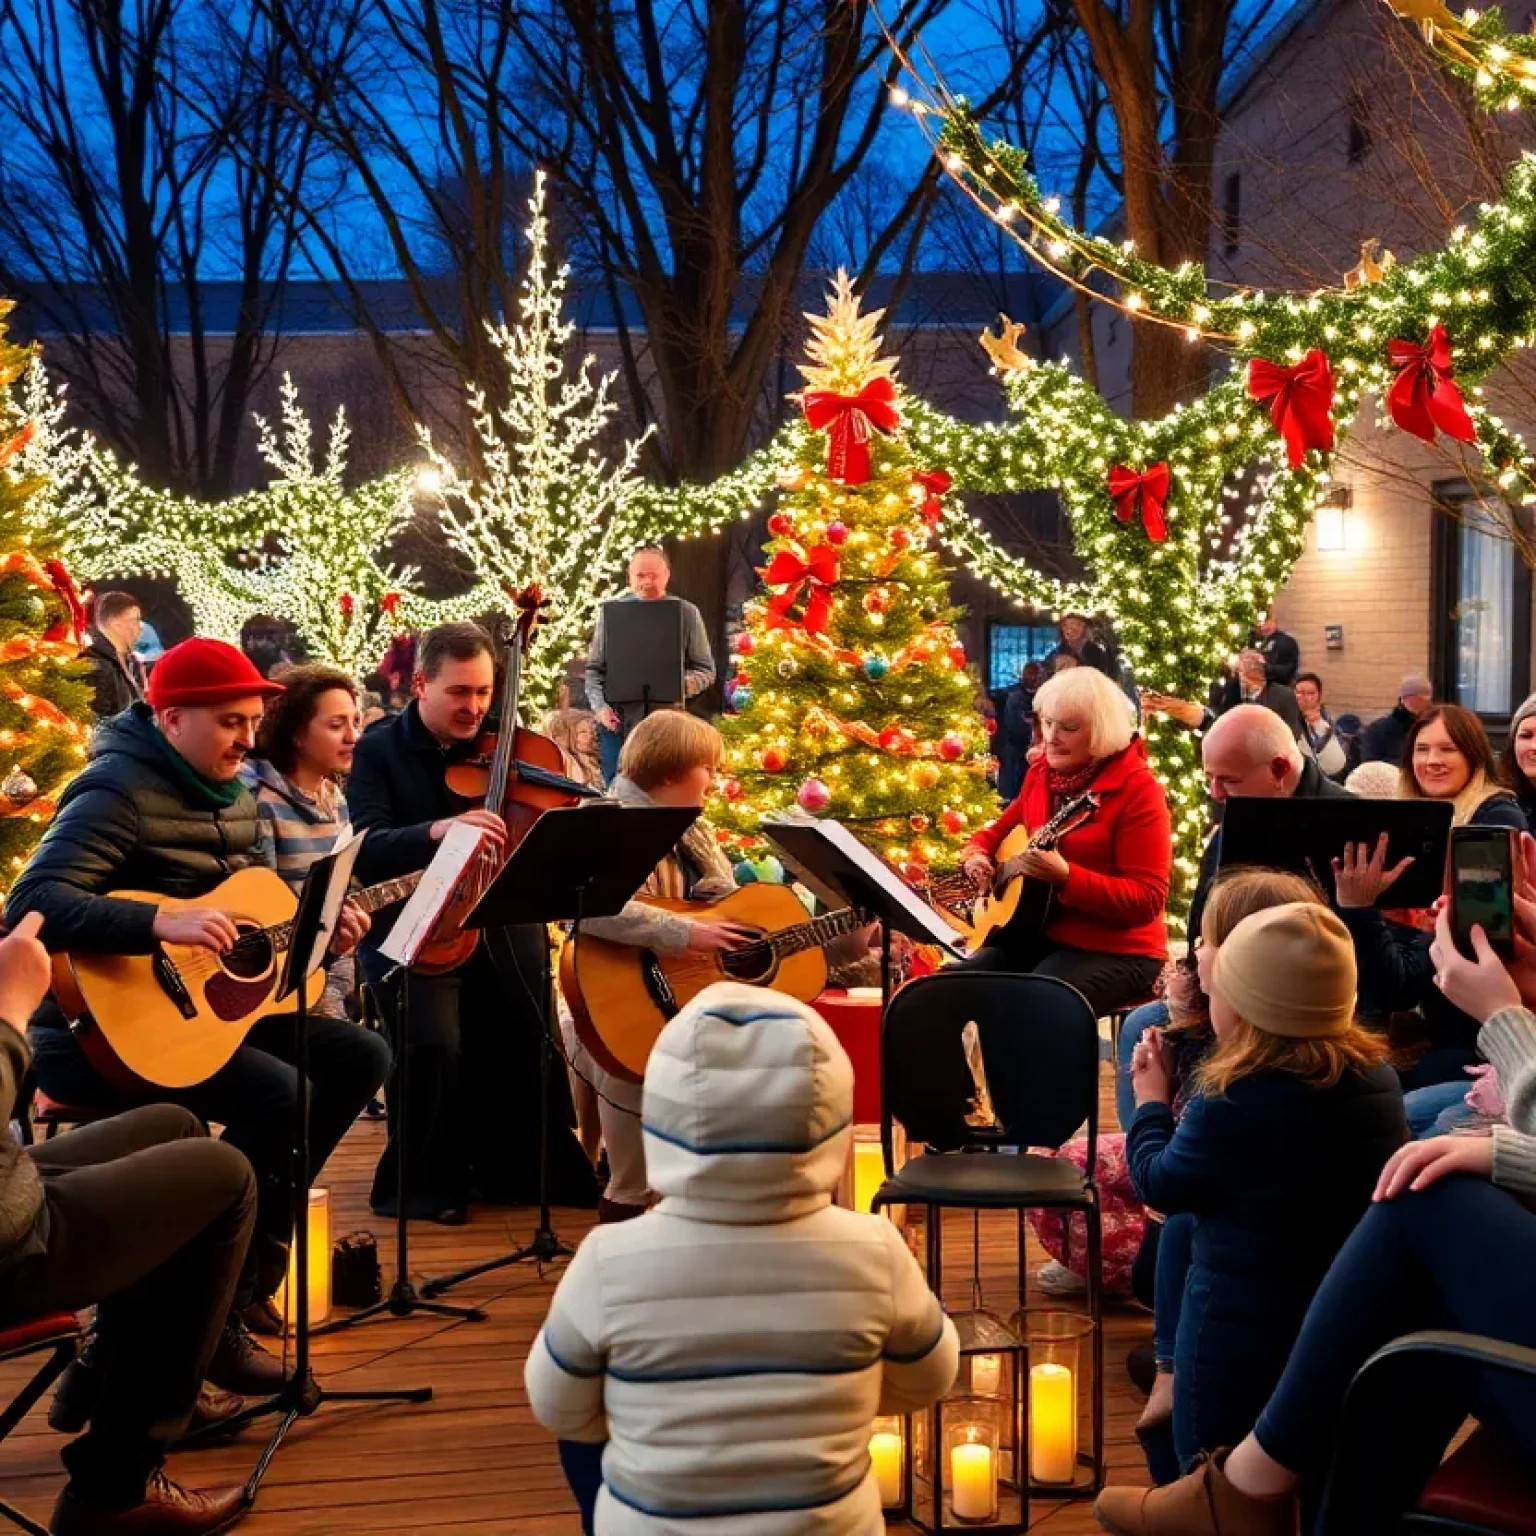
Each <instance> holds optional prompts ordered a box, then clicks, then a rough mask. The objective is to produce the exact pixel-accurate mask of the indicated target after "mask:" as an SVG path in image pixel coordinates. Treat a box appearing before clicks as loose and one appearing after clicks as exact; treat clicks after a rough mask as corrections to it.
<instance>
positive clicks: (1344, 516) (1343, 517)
mask: <svg viewBox="0 0 1536 1536" xmlns="http://www.w3.org/2000/svg"><path fill="white" fill-rule="evenodd" d="M1354 502H1355V493H1354V492H1353V491H1352V490H1351V489H1350V488H1349V486H1347V485H1336V486H1334V487H1333V488H1332V489H1331V490H1330V491H1329V492H1328V495H1327V496H1326V498H1324V500H1323V501H1322V502H1321V503H1320V504H1319V505H1318V508H1317V516H1316V519H1315V521H1316V526H1317V547H1318V549H1320V550H1341V549H1346V548H1348V543H1349V525H1348V519H1349V509H1350V508H1351V507H1352V506H1353V505H1354Z"/></svg>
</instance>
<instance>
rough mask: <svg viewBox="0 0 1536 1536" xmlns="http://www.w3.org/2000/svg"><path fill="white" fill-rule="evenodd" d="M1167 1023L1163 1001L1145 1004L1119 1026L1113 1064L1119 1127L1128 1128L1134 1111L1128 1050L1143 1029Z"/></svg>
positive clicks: (1129, 1052)
mask: <svg viewBox="0 0 1536 1536" xmlns="http://www.w3.org/2000/svg"><path fill="white" fill-rule="evenodd" d="M1167 1022H1168V1005H1167V1004H1166V1003H1147V1004H1145V1005H1144V1006H1142V1007H1140V1008H1138V1009H1136V1011H1135V1012H1134V1013H1132V1014H1130V1015H1129V1016H1128V1017H1127V1018H1126V1020H1125V1022H1124V1023H1122V1024H1121V1026H1120V1041H1119V1050H1118V1055H1119V1060H1118V1061H1116V1063H1115V1118H1116V1119H1117V1120H1118V1121H1119V1122H1120V1129H1121V1130H1122V1131H1128V1130H1130V1128H1131V1117H1132V1116H1133V1115H1134V1114H1135V1113H1136V1095H1135V1094H1134V1093H1133V1092H1132V1091H1131V1053H1132V1052H1133V1051H1134V1050H1135V1049H1136V1042H1137V1041H1138V1040H1140V1039H1141V1034H1142V1031H1143V1030H1146V1029H1162V1028H1163V1027H1164V1026H1165V1025H1166V1024H1167Z"/></svg>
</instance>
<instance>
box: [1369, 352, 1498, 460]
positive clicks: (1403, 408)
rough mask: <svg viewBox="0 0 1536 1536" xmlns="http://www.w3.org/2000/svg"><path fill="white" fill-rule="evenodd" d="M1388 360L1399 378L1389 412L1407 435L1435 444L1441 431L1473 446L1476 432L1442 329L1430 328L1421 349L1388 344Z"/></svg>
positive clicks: (1391, 392)
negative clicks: (1459, 387)
mask: <svg viewBox="0 0 1536 1536" xmlns="http://www.w3.org/2000/svg"><path fill="white" fill-rule="evenodd" d="M1387 356H1388V357H1389V358H1390V359H1391V360H1392V366H1393V367H1394V368H1396V369H1397V377H1396V378H1395V379H1394V380H1393V381H1392V387H1391V388H1390V389H1389V390H1388V391H1387V411H1388V413H1389V414H1390V415H1391V417H1392V420H1393V421H1395V422H1396V423H1397V425H1398V426H1400V427H1401V428H1402V429H1403V431H1404V432H1411V433H1412V434H1413V435H1414V436H1415V437H1420V438H1423V440H1424V441H1425V442H1426V443H1432V442H1434V440H1435V429H1436V428H1437V427H1438V428H1439V429H1440V431H1442V432H1444V433H1445V435H1446V436H1447V437H1454V438H1455V439H1456V441H1457V442H1459V443H1470V442H1473V441H1474V440H1475V439H1476V437H1477V428H1476V427H1474V426H1473V425H1472V418H1471V417H1470V416H1468V415H1467V407H1466V403H1465V402H1464V401H1463V400H1462V398H1461V391H1460V390H1459V389H1457V387H1456V378H1455V374H1454V372H1453V370H1452V367H1451V338H1450V337H1449V336H1447V335H1446V334H1445V327H1444V326H1443V325H1436V326H1432V327H1431V328H1430V332H1429V335H1428V336H1427V337H1426V338H1425V340H1424V345H1423V346H1422V347H1417V346H1415V345H1414V344H1413V343H1412V342H1411V341H1389V342H1388V343H1387Z"/></svg>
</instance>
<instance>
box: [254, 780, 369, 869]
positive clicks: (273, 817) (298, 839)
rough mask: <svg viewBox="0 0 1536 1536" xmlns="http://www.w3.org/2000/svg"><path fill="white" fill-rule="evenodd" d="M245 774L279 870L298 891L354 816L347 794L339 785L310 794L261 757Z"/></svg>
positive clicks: (329, 786)
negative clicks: (311, 866)
mask: <svg viewBox="0 0 1536 1536" xmlns="http://www.w3.org/2000/svg"><path fill="white" fill-rule="evenodd" d="M240 777H241V778H242V779H243V780H244V781H245V783H246V784H247V785H248V786H249V788H250V791H251V793H252V794H253V795H255V796H256V809H257V810H258V811H259V812H260V814H261V819H262V821H264V822H265V823H266V827H267V832H268V834H269V835H270V836H271V839H272V846H273V850H274V852H275V854H276V856H277V872H278V874H280V875H281V876H282V877H283V879H284V880H285V881H286V882H287V883H288V884H289V885H290V886H291V887H292V888H293V892H294V894H295V895H297V894H298V892H299V889H300V887H301V886H302V885H303V884H304V876H305V875H306V874H307V873H308V871H309V866H310V865H311V864H313V863H314V862H315V860H316V859H318V858H319V857H320V855H321V854H323V853H329V852H330V851H331V849H332V848H333V847H334V846H335V843H336V836H337V834H338V833H339V832H340V831H341V829H342V828H343V827H345V826H346V825H348V823H349V822H350V821H351V817H350V816H349V815H348V813H347V797H346V796H345V795H344V794H342V792H341V790H340V789H339V788H338V787H337V786H336V785H334V784H333V785H328V789H329V793H328V794H327V793H322V794H321V795H320V796H318V797H316V796H312V795H306V794H305V793H304V791H303V790H302V789H299V788H298V787H297V786H296V785H293V784H290V783H289V782H288V780H287V779H286V778H284V776H283V775H282V774H280V773H279V772H278V771H277V769H276V768H274V767H273V766H272V764H271V763H268V762H262V761H259V760H253V761H251V762H248V763H246V765H245V766H244V767H243V768H242V769H241V770H240Z"/></svg>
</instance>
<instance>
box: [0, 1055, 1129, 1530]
mask: <svg viewBox="0 0 1536 1536" xmlns="http://www.w3.org/2000/svg"><path fill="white" fill-rule="evenodd" d="M1106 1070H1107V1069H1106ZM1110 1123H1111V1124H1113V1116H1112V1113H1111V1117H1110ZM383 1141H384V1135H383V1129H382V1127H381V1126H380V1125H378V1124H376V1123H371V1122H360V1123H359V1124H358V1125H356V1126H354V1127H353V1129H352V1130H351V1132H350V1133H349V1134H348V1136H347V1139H346V1141H345V1142H344V1143H343V1145H342V1147H341V1149H340V1150H339V1151H338V1153H337V1154H336V1156H335V1157H334V1158H333V1159H332V1162H331V1166H330V1167H329V1168H328V1169H327V1177H326V1183H327V1184H328V1186H329V1187H330V1189H331V1191H332V1196H331V1198H332V1209H333V1223H334V1231H335V1233H336V1235H337V1236H338V1237H339V1236H340V1235H342V1234H343V1233H346V1232H349V1231H354V1230H356V1229H358V1228H360V1227H366V1228H369V1229H370V1230H372V1231H373V1232H374V1233H375V1234H376V1235H377V1236H378V1238H379V1239H380V1248H381V1250H383V1249H385V1247H386V1243H387V1239H388V1237H389V1229H388V1228H387V1226H386V1224H385V1223H383V1222H380V1221H378V1220H376V1219H375V1218H374V1217H372V1216H371V1215H370V1213H369V1211H368V1206H367V1192H368V1185H369V1181H370V1179H371V1177H372V1173H373V1166H374V1163H375V1162H376V1160H377V1158H378V1154H379V1151H380V1149H381V1148H382V1146H383ZM591 1220H592V1217H591V1215H590V1213H585V1212H581V1213H578V1212H572V1211H561V1212H558V1213H557V1219H556V1225H557V1227H558V1228H559V1230H560V1232H561V1235H562V1236H564V1237H566V1238H567V1239H570V1240H572V1241H574V1240H576V1239H577V1238H579V1237H580V1235H581V1234H582V1233H583V1232H585V1231H586V1229H587V1228H588V1226H590V1224H591ZM951 1222H952V1224H953V1228H954V1230H953V1233H951V1231H950V1224H948V1223H947V1224H946V1229H945V1245H944V1246H945V1258H946V1270H948V1269H949V1266H950V1265H951V1264H952V1265H953V1266H954V1270H953V1274H952V1275H951V1274H948V1273H947V1274H946V1285H945V1290H946V1300H947V1301H949V1303H950V1304H951V1305H952V1306H954V1307H957V1308H958V1307H963V1306H965V1305H967V1304H968V1297H969V1270H970V1260H969V1235H970V1217H969V1216H968V1215H965V1214H963V1213H959V1214H957V1215H955V1216H954V1217H952V1218H951ZM531 1227H532V1219H531V1213H530V1212H529V1211H527V1210H522V1209H514V1210H506V1209H489V1208H484V1207H481V1208H477V1209H476V1210H475V1212H474V1219H473V1220H472V1222H471V1223H470V1224H469V1225H468V1226H467V1227H458V1228H445V1227H435V1226H431V1225H429V1224H426V1223H421V1224H417V1225H414V1226H413V1227H412V1248H413V1268H414V1269H415V1271H416V1273H417V1274H418V1275H429V1274H441V1273H444V1272H446V1271H449V1270H453V1269H457V1268H460V1267H462V1266H464V1265H467V1264H472V1263H474V1262H476V1261H478V1260H480V1259H486V1258H492V1257H494V1256H496V1255H498V1254H500V1253H503V1252H505V1251H507V1250H508V1249H509V1248H512V1247H514V1246H516V1245H517V1244H518V1243H520V1242H523V1241H525V1240H526V1239H527V1237H528V1234H529V1232H530V1230H531ZM982 1233H983V1282H984V1286H985V1293H986V1300H987V1302H988V1304H989V1305H991V1306H993V1307H995V1308H996V1310H998V1311H1001V1312H1004V1313H1005V1314H1006V1313H1007V1312H1009V1311H1011V1310H1012V1309H1013V1307H1014V1306H1015V1305H1016V1301H1015V1297H1014V1291H1013V1288H1014V1284H1015V1280H1014V1275H1013V1268H1014V1263H1013V1259H1012V1255H1013V1252H1014V1249H1013V1240H1012V1233H1013V1227H1012V1220H1011V1218H1008V1217H1002V1216H992V1217H987V1218H985V1219H984V1221H983V1226H982ZM381 1257H384V1258H385V1259H386V1284H387V1277H388V1274H389V1272H390V1269H391V1267H392V1257H393V1256H392V1251H391V1252H389V1253H388V1254H383V1253H381ZM1042 1259H1043V1255H1041V1254H1039V1252H1038V1250H1036V1252H1035V1261H1034V1262H1035V1263H1038V1262H1040V1261H1041V1260H1042ZM1032 1267H1033V1265H1032ZM553 1288H554V1280H553V1279H552V1278H542V1279H541V1278H540V1277H539V1275H538V1274H536V1273H535V1272H534V1270H533V1269H532V1268H531V1267H529V1266H519V1267H518V1268H516V1269H508V1270H502V1271H500V1272H498V1273H495V1274H491V1275H486V1276H483V1277H481V1278H480V1279H478V1280H476V1281H473V1282H470V1283H469V1284H466V1285H464V1286H461V1287H459V1289H458V1291H457V1292H456V1293H455V1294H454V1296H453V1297H451V1298H445V1299H453V1300H459V1301H463V1302H473V1303H475V1304H477V1305H480V1306H483V1307H484V1308H485V1309H486V1311H487V1312H488V1313H489V1314H490V1315H489V1318H488V1319H487V1321H485V1322H481V1323H460V1322H444V1321H439V1320H426V1319H421V1320H417V1319H411V1320H391V1321H388V1322H375V1323H367V1324H364V1325H363V1326H362V1327H361V1328H359V1329H357V1330H355V1331H349V1332H346V1333H343V1334H341V1335H339V1336H335V1337H330V1338H324V1339H321V1340H318V1341H317V1342H316V1356H317V1358H316V1371H317V1374H318V1375H319V1377H320V1379H321V1380H322V1381H323V1382H325V1383H327V1384H328V1385H330V1386H333V1387H336V1388H338V1389H339V1388H342V1387H365V1386H369V1387H372V1386H415V1385H428V1384H429V1385H431V1386H432V1387H433V1388H434V1396H433V1400H432V1401H431V1402H430V1403H428V1404H426V1405H424V1406H421V1407H411V1406H388V1407H348V1406H343V1405H336V1406H333V1407H327V1408H324V1409H322V1410H321V1412H319V1413H318V1414H316V1415H314V1416H313V1417H311V1418H309V1419H305V1420H302V1421H301V1422H300V1423H299V1424H298V1425H297V1426H296V1428H295V1429H294V1431H293V1433H292V1434H291V1435H290V1437H289V1440H288V1442H287V1443H286V1445H285V1446H284V1447H283V1449H282V1450H281V1451H280V1452H279V1453H278V1457H277V1461H276V1463H275V1465H274V1466H273V1468H272V1470H271V1472H270V1473H269V1474H268V1477H267V1480H266V1483H265V1485H264V1487H263V1489H262V1493H261V1497H260V1499H259V1501H258V1503H257V1506H256V1509H255V1511H254V1513H253V1514H251V1515H250V1516H249V1517H248V1518H247V1519H246V1520H245V1522H244V1523H243V1524H242V1525H241V1526H240V1530H241V1531H242V1532H249V1533H250V1536H323V1533H329V1532H362V1531H370V1532H389V1533H398V1536H407V1533H422V1536H428V1533H433V1532H452V1533H454V1536H480V1533H484V1536H492V1533H494V1536H535V1533H537V1536H575V1533H577V1532H579V1530H580V1527H579V1525H578V1522H577V1520H576V1516H575V1512H574V1506H573V1505H572V1503H571V1500H570V1498H569V1495H568V1494H567V1492H566V1488H565V1482H564V1479H563V1478H562V1476H561V1473H560V1467H559V1463H558V1461H557V1459H556V1455H555V1446H554V1442H553V1440H552V1439H551V1438H550V1437H549V1436H548V1435H547V1434H546V1433H545V1432H544V1431H543V1430H542V1429H541V1428H539V1426H538V1425H537V1424H535V1423H534V1421H533V1419H532V1417H531V1416H530V1414H529V1412H528V1404H527V1398H526V1395H525V1394H524V1392H523V1385H522V1365H523V1359H524V1357H525V1356H526V1354H527V1352H528V1347H529V1345H530V1344H531V1343H532V1341H533V1336H534V1332H535V1330H536V1329H537V1327H538V1325H539V1322H540V1321H541V1319H542V1318H543V1316H544V1312H545V1310H546V1308H547V1306H548V1303H549V1297H550V1295H551V1294H552V1292H553ZM1150 1335H1151V1320H1150V1317H1149V1316H1148V1315H1147V1314H1146V1313H1145V1312H1143V1311H1141V1310H1140V1309H1139V1308H1135V1307H1132V1306H1130V1305H1129V1304H1124V1303H1120V1304H1112V1306H1111V1310H1110V1312H1109V1314H1108V1319H1107V1329H1106V1343H1105V1361H1106V1372H1105V1374H1106V1378H1107V1402H1106V1422H1107V1438H1108V1451H1109V1466H1110V1471H1111V1476H1112V1478H1113V1479H1114V1480H1115V1481H1119V1482H1128V1481H1135V1482H1142V1481H1145V1472H1144V1468H1143V1463H1142V1459H1141V1453H1140V1450H1139V1448H1138V1446H1137V1443H1136V1438H1135V1435H1134V1433H1133V1431H1132V1426H1133V1425H1134V1423H1135V1420H1136V1417H1137V1415H1138V1414H1139V1412H1140V1411H1141V1410H1140V1399H1139V1397H1138V1396H1137V1394H1136V1393H1135V1391H1134V1389H1133V1388H1132V1387H1131V1385H1130V1383H1129V1381H1128V1380H1127V1378H1126V1375H1125V1371H1124V1368H1123V1366H1124V1358H1125V1353H1126V1351H1127V1350H1128V1349H1129V1348H1130V1347H1131V1346H1132V1345H1134V1344H1139V1343H1143V1342H1145V1341H1146V1340H1148V1339H1149V1338H1150ZM18 1376H19V1372H18V1371H17V1370H16V1368H15V1367H9V1368H4V1369H3V1370H0V1390H4V1391H5V1393H6V1397H7V1398H9V1396H10V1389H11V1388H12V1386H13V1383H14V1382H15V1380H16V1379H17V1378H18ZM44 1406H46V1399H45V1404H44ZM264 1443H265V1427H264V1426H263V1427H262V1428H261V1429H260V1430H258V1429H248V1430H246V1431H245V1433H244V1435H243V1436H242V1437H241V1438H240V1439H239V1440H237V1441H235V1442H234V1443H232V1444H230V1445H227V1446H224V1447H220V1448H211V1449H208V1450H202V1451H197V1452H184V1453H181V1454H179V1455H177V1456H175V1457H174V1458H173V1460H172V1464H171V1469H170V1470H171V1472H172V1473H173V1475H174V1476H176V1477H177V1478H179V1479H180V1480H181V1481H183V1482H186V1483H188V1484H190V1485H192V1486H194V1487H198V1486H201V1487H209V1486H212V1485H214V1484H217V1483H227V1482H238V1481H241V1480H243V1479H244V1478H245V1477H246V1476H247V1474H248V1473H249V1471H250V1469H251V1466H252V1465H253V1463H254V1461H255V1459H256V1456H257V1454H258V1452H259V1450H260V1448H261V1446H262V1445H263V1444H264ZM61 1444H62V1441H61V1440H60V1438H59V1437H58V1436H56V1435H54V1434H52V1433H51V1432H50V1431H49V1429H48V1426H47V1424H46V1422H45V1421H44V1417H43V1408H39V1409H37V1410H34V1412H33V1414H32V1415H31V1417H30V1418H29V1419H28V1420H27V1422H26V1423H25V1424H23V1425H22V1426H21V1428H19V1429H18V1430H17V1431H16V1432H15V1433H14V1434H13V1435H12V1436H11V1438H10V1439H9V1440H8V1441H6V1442H5V1444H4V1445H3V1446H0V1498H4V1499H5V1500H7V1501H8V1502H11V1503H13V1504H16V1505H19V1506H20V1507H21V1508H22V1509H23V1510H24V1511H26V1512H27V1513H28V1514H30V1515H32V1516H33V1517H34V1518H36V1519H39V1520H41V1521H42V1522H44V1523H45V1524H46V1522H47V1518H48V1512H49V1510H50V1508H51V1506H52V1501H53V1498H54V1496H55V1494H56V1492H57V1491H58V1488H59V1486H60V1483H61V1480H62V1478H61V1473H60V1470H59V1462H58V1451H59V1446H60V1445H61ZM897 1528H898V1529H899V1527H897ZM1032 1529H1035V1530H1042V1531H1046V1532H1049V1533H1050V1536H1088V1533H1090V1532H1095V1533H1096V1532H1097V1531H1098V1529H1099V1528H1098V1525H1097V1524H1096V1522H1095V1521H1094V1519H1093V1516H1092V1513H1091V1512H1090V1507H1089V1505H1088V1504H1086V1503H1067V1504H1058V1505H1053V1506H1036V1515H1035V1520H1034V1523H1033V1526H1032ZM786 1536H790V1533H789V1532H788V1531H786Z"/></svg>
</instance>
